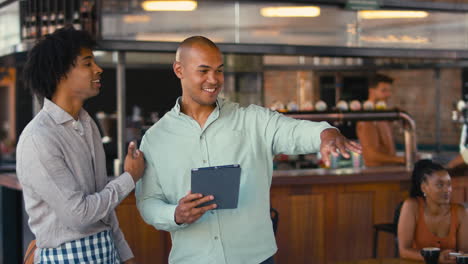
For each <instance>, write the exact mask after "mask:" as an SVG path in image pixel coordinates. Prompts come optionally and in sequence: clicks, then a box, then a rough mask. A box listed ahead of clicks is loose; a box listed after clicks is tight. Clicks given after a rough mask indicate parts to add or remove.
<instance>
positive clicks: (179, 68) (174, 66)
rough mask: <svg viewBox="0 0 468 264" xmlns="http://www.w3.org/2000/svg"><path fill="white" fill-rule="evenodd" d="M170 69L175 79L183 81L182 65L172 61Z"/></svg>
mask: <svg viewBox="0 0 468 264" xmlns="http://www.w3.org/2000/svg"><path fill="white" fill-rule="evenodd" d="M172 69H173V70H174V73H175V75H177V78H179V79H183V74H182V64H181V63H180V62H178V61H174V63H173V64H172Z"/></svg>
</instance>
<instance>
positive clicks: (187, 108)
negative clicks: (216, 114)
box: [180, 97, 216, 128]
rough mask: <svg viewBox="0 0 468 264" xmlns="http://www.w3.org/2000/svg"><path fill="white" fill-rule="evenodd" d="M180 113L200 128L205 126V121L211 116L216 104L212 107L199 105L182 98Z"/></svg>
mask: <svg viewBox="0 0 468 264" xmlns="http://www.w3.org/2000/svg"><path fill="white" fill-rule="evenodd" d="M180 107H181V110H180V111H181V112H182V113H184V114H186V115H188V116H190V117H191V118H193V119H194V120H195V121H197V123H198V124H199V125H200V127H201V128H203V126H204V125H205V122H206V120H207V119H208V117H209V116H210V115H211V113H212V112H213V110H214V109H215V108H216V104H213V105H200V104H197V103H195V102H193V101H190V100H189V99H186V98H184V97H182V100H181V103H180Z"/></svg>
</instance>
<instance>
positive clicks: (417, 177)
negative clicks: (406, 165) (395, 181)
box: [410, 159, 446, 198]
mask: <svg viewBox="0 0 468 264" xmlns="http://www.w3.org/2000/svg"><path fill="white" fill-rule="evenodd" d="M436 171H446V169H445V168H444V167H442V165H440V164H438V163H435V162H433V161H432V160H428V159H423V160H419V161H418V162H416V164H414V169H413V175H412V176H411V189H410V196H411V197H414V198H416V197H423V196H424V194H423V192H422V190H421V184H422V183H423V182H425V181H426V180H427V177H429V176H430V175H432V173H434V172H436Z"/></svg>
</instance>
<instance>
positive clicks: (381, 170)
mask: <svg viewBox="0 0 468 264" xmlns="http://www.w3.org/2000/svg"><path fill="white" fill-rule="evenodd" d="M410 177H411V170H408V169H406V167H375V168H363V169H352V168H350V169H311V170H278V171H274V172H273V182H272V185H283V184H288V185H294V184H330V183H362V182H383V181H399V180H409V179H410Z"/></svg>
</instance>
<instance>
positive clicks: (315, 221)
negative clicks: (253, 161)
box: [117, 173, 468, 264]
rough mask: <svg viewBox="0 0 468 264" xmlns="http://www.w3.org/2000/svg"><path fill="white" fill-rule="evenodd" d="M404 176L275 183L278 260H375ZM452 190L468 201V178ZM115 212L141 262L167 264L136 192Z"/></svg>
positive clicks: (386, 247) (385, 247) (402, 194)
mask: <svg viewBox="0 0 468 264" xmlns="http://www.w3.org/2000/svg"><path fill="white" fill-rule="evenodd" d="M451 175H452V176H453V175H454V174H453V173H451ZM300 177H302V176H297V177H296V178H300ZM304 177H307V176H304ZM321 177H327V176H325V175H323V176H321ZM357 177H358V176H357ZM376 177H378V175H376ZM406 177H407V175H400V176H398V177H395V180H393V181H392V180H389V179H387V180H386V181H381V180H376V181H368V182H362V181H361V180H356V181H354V182H348V180H346V182H344V181H339V183H323V181H321V182H322V184H317V183H316V182H314V181H313V180H314V179H313V178H309V179H307V180H305V179H302V180H301V181H302V184H297V183H296V182H294V181H293V179H294V178H295V177H290V178H288V180H287V181H288V182H289V183H286V182H285V179H284V178H283V179H282V182H283V184H273V186H272V188H271V204H272V206H273V207H274V208H275V209H277V210H278V212H279V226H278V231H277V234H276V240H277V244H278V253H277V254H276V256H275V260H276V262H277V263H280V264H282V263H294V264H295V263H298V264H301V263H318V264H321V263H327V264H335V263H337V262H342V261H354V260H359V259H369V258H371V257H372V248H373V233H374V230H373V225H374V224H380V223H391V222H393V214H394V210H395V207H396V206H397V204H398V203H399V202H401V201H403V200H404V199H405V198H406V197H407V196H408V191H407V190H408V189H409V180H408V179H406ZM307 181H308V182H307ZM273 183H275V178H273ZM452 186H453V190H454V191H453V194H454V195H453V199H454V200H456V201H457V202H466V201H468V199H467V198H468V197H467V188H468V177H452ZM117 214H118V217H119V220H120V225H121V228H122V230H123V232H124V233H125V236H126V238H127V240H128V242H129V244H130V246H131V248H132V249H133V250H134V252H135V255H136V257H137V260H138V263H140V264H145V263H167V259H168V254H169V250H170V237H169V235H168V233H167V232H163V231H157V230H155V229H154V228H153V227H151V226H149V225H147V224H145V223H144V222H143V220H142V219H141V218H140V215H139V213H138V211H137V209H136V206H135V198H134V196H133V194H132V195H131V196H129V197H128V198H127V199H126V200H125V201H124V202H123V203H122V204H121V205H120V206H119V207H118V208H117ZM393 239H394V237H393V235H389V234H387V233H383V232H381V233H380V234H379V242H378V244H379V245H378V257H387V258H388V257H393V256H394V240H393Z"/></svg>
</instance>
